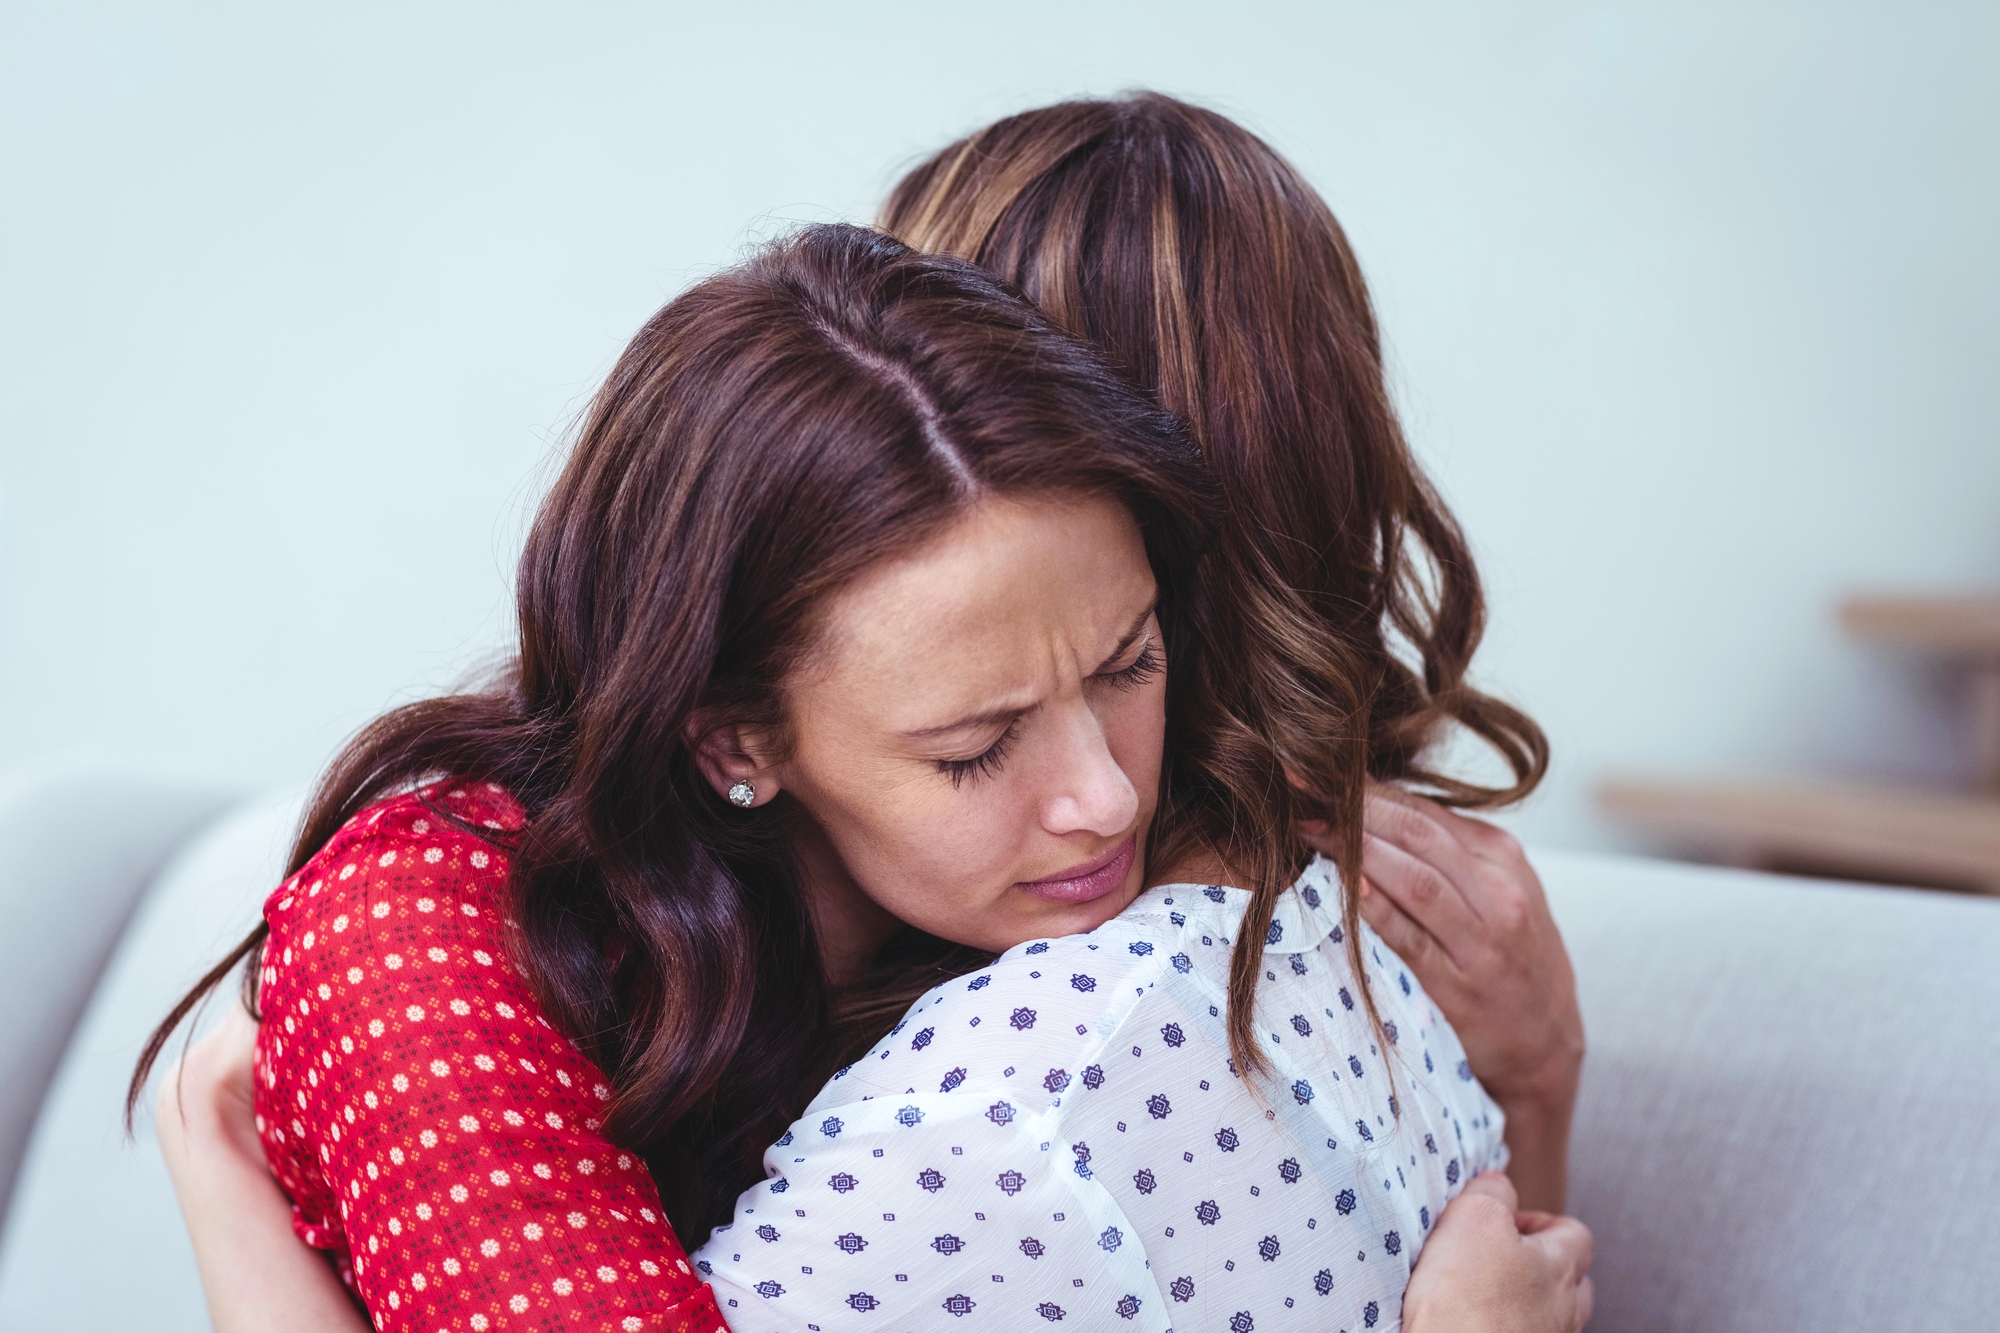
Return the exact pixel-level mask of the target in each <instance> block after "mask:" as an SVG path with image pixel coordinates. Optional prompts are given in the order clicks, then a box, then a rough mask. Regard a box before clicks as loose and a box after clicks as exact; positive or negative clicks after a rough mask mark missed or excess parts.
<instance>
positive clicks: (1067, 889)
mask: <svg viewBox="0 0 2000 1333" xmlns="http://www.w3.org/2000/svg"><path fill="white" fill-rule="evenodd" d="M1138 846H1139V835H1138V834H1137V833H1133V834H1131V835H1129V836H1128V837H1127V838H1126V839H1125V841H1124V842H1122V843H1120V844H1119V845H1118V846H1117V847H1116V848H1115V849H1114V850H1112V851H1111V852H1109V853H1107V854H1106V855H1104V856H1101V857H1099V858H1098V859H1097V860H1095V861H1086V862H1085V863H1084V864H1082V865H1080V866H1072V867H1071V868H1069V869H1068V870H1065V871H1063V872H1062V873H1060V874H1056V875H1050V876H1049V877H1048V878H1046V879H1032V880H1021V881H1019V882H1017V883H1016V884H1015V885H1014V887H1015V888H1017V889H1019V890H1020V891H1021V892H1023V893H1026V894H1032V895H1033V896H1034V897H1037V898H1040V899H1042V900H1043V901H1044V902H1051V903H1087V902H1090V901H1092V900H1093V899H1097V898H1102V897H1103V896H1104V895H1105V894H1107V893H1110V892H1111V891H1112V890H1114V889H1116V888H1117V887H1118V886H1119V885H1121V884H1123V883H1124V882H1125V876H1126V875H1128V874H1130V873H1131V871H1132V857H1133V856H1134V855H1135V854H1136V852H1137V851H1138Z"/></svg>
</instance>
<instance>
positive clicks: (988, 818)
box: [802, 780, 1035, 937]
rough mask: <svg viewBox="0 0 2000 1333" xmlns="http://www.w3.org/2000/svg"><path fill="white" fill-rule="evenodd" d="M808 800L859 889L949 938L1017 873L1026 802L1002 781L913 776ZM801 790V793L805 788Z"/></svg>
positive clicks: (1029, 817)
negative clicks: (955, 783) (897, 783)
mask: <svg viewBox="0 0 2000 1333" xmlns="http://www.w3.org/2000/svg"><path fill="white" fill-rule="evenodd" d="M832 795H834V794H833V793H826V792H822V793H820V796H821V797H822V799H820V800H806V805H807V809H808V810H809V811H811V812H812V813H813V815H814V816H815V818H817V819H819V821H820V824H821V826H822V827H823V828H824V829H825V830H826V832H827V836H828V838H829V840H830V841H831V842H832V843H833V847H834V851H835V852H836V853H837V854H838V855H839V856H840V859H841V861H842V863H843V864H844V865H845V866H846V867H847V870H848V873H849V874H851V875H852V876H853V877H854V880H855V882H856V883H857V884H858V885H860V887H861V890H862V892H864V893H866V894H867V895H868V896H869V897H870V898H871V899H873V900H874V901H875V902H876V903H878V904H879V905H880V906H882V907H883V908H884V909H886V910H887V911H889V912H890V913H891V914H892V915H894V916H895V917H897V918H898V919H899V920H901V921H904V922H906V923H908V924H910V925H913V926H916V927H918V928H919V929H921V930H927V931H929V932H930V933H932V934H935V935H945V936H947V937H955V936H954V931H955V930H956V929H958V928H960V927H962V926H963V924H964V920H965V918H966V916H967V914H969V913H974V912H978V911H980V910H982V909H984V908H985V907H987V906H988V905H989V904H990V903H991V902H992V901H993V900H994V899H996V898H998V897H1000V896H1002V895H1003V894H1004V893H1005V892H1006V891H1007V889H1009V888H1010V887H1011V886H1012V885H1013V882H1014V879H1015V875H1014V873H1013V871H1014V869H1015V868H1016V866H1017V865H1018V863H1019V860H1020V857H1021V851H1022V834H1023V831H1024V830H1032V829H1033V828H1034V827H1035V822H1034V818H1033V813H1034V812H1033V806H1032V802H1031V801H1030V800H1029V799H1028V797H1027V795H1026V794H1025V791H1024V789H1023V788H1021V787H1019V786H1018V785H1017V784H1013V783H1009V782H1006V781H991V780H989V781H986V782H979V783H973V782H967V783H966V784H964V785H963V786H962V787H960V788H959V789H958V790H956V791H954V790H953V789H952V787H951V785H950V783H948V782H942V781H940V782H936V783H931V782H924V781H917V782H912V783H907V784H903V785H902V786H901V787H900V788H899V789H897V790H893V791H891V790H883V791H882V792H881V794H880V796H879V797H877V798H875V799H868V798H867V797H866V795H865V794H843V795H858V796H859V797H860V798H859V799H845V800H843V799H838V798H835V799H830V800H829V799H825V798H826V797H828V796H832ZM802 799H804V798H803V797H802Z"/></svg>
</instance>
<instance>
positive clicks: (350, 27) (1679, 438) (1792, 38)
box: [0, 0, 2000, 843]
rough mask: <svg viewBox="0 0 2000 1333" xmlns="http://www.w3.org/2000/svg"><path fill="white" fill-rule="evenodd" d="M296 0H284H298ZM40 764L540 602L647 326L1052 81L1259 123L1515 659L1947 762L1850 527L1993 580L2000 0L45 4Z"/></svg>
mask: <svg viewBox="0 0 2000 1333" xmlns="http://www.w3.org/2000/svg"><path fill="white" fill-rule="evenodd" d="M279 9H283V10H286V11H287V12H283V13H280V12H274V11H275V10H279ZM0 23H4V25H5V26H4V29H0V118H4V119H0V194H4V204H5V206H4V207H0V284H4V286H0V699H4V700H5V702H4V704H0V765H5V764H12V763H16V762H19V761H23V760H26V759H29V758H31V757H36V756H40V755H44V754H47V753H49V752H53V751H57V750H61V749H66V748H70V747H73V746H77V745H81V744H92V745H98V746H102V747H106V748H110V749H114V750H120V751H125V752H129V753H132V754H134V755H135V756H137V757H139V758H141V759H151V760H154V761H164V762H169V763H179V764H182V765H187V766H191V767H194V768H197V769H201V770H205V771H208V772H211V773H214V774H217V775H221V776H227V777H230V778H232V779H235V780H239V781H241V780H247V781H253V782H279V781H287V780H293V779H297V778H302V777H304V776H307V775H309V774H310V773H311V772H312V771H313V770H314V769H315V768H316V767H317V766H318V765H319V764H321V763H322V762H323V761H324V759H325V758H326V757H327V755H328V754H329V753H330V751H331V749H332V748H333V747H334V746H335V745H336V744H337V743H338V741H339V740H340V738H341V737H342V736H343V735H344V734H346V733H347V732H348V731H349V730H351V729H352V728H354V727H355V726H357V725H359V724H360V723H361V722H363V721H365V720H366V719H367V718H368V717H369V716H370V715H372V714H373V713H374V712H376V711H377V710H379V709H380V708H381V707H383V706H384V705H385V704H388V703H390V702H393V701H396V700H399V699H404V698H408V697H412V696H413V695H415V694H417V693H420V692H423V691H426V690H429V689H433V688H436V687H438V686H440V685H442V684H445V683H447V682H448V681H450V680H451V679H452V678H453V677H454V676H455V675H456V674H457V673H458V672H460V671H462V670H463V669H464V668H465V667H466V666H467V665H468V664H470V663H472V662H473V661H475V660H476V659H477V658H478V657H479V656H480V655H481V654H483V653H486V652H489V651H491V650H492V649H493V648H495V647H496V646H497V645H499V644H501V643H502V642H503V641H504V639H505V635H506V630H507V609H506V597H507V588H508V583H509V570H510V565H511V562H512V558H513V552H514V550H515V547H516V544H517V542H518V540H519V536H520V533H521V531H522V528H523V526H524V523H525V521H526V516H527V514H528V512H529V510H530V509H531V508H532V505H533V503H534V500H535V498H536V497H537V495H538V493H539V489H540V486H541V485H542V484H543V481H544V480H545V478H546V476H547V471H548V464H549V459H550V457H551V455H552V451H553V450H554V449H555V448H556V445H557V442H558V437H559V436H560V433H561V432H562V430H563V429H564V427H565V425H566V423H567V422H568V421H569V419H570V417H571V415H572V414H573V413H574V412H575V411H576V409H577V408H578V407H579V405H580V404H581V402H582V400H583V398H584V396H585V395H586V394H587V393H588V392H589V390H590V388H591V386H592V384H593V382H594V381H595V379H596V378H597V377H598V376H599V375H601V374H602V373H603V371H604V370H605V369H606V368H607V367H608V365H609V363H610V361H611V359H612V357H613V356H614V355H615V354H616V352H617V350H618V348H619V346H620V345H621V343H622V341H623V340H624V338H625V337H627V336H628V335H629V334H630V333H631V331H632V330H633V329H634V328H635V327H636V326H637V325H638V323H639V322H640V321H641V320H642V319H643V318H644V317H645V316H646V315H647V314H648V313H649V312H650V311H651V310H652V309H653V308H654V307H655V306H657V305H658V304H659V303H660V302H662V301H663V300H665V299H666V298H667V297H668V296H670V295H671V294H672V293H673V292H675V291H676V290H677V289H679V288H680V287H681V286H682V285H684V284H685V283H686V282H687V281H689V280H690V279H691V278H692V277H695V276H698V275H699V274H701V273H703V272H705V271H708V270H709V269H711V268H712V267H714V266H716V265H718V264H721V263H723V262H726V261H727V260H728V259H729V258H730V257H731V255H732V254H734V253H735V252H736V251H737V249H738V248H739V247H740V246H741V245H742V244H743V243H744V242H745V241H746V240H749V239H751V238H754V237H755V236H757V235H759V234H764V233H768V232H769V231H771V230H773V229H775V228H777V227H779V226H781V225H783V223H784V222H785V221H787V220H796V219H816V218H824V217H836V216H849V217H865V216H866V215H867V214H868V213H869V212H870V211H871V208H872V205H873V203H874V201H875V200H876V199H878V198H879V196H880V195H881V193H882V192H883V190H884V189H885V188H886V186H887V185H888V183H889V182H890V181H891V180H892V179H893V177H894V174H895V172H896V171H897V170H898V169H899V168H901V167H902V166H905V165H907V164H909V163H911V162H912V161H913V160H915V158H916V157H917V156H918V155H920V154H921V153H922V152H924V151H925V150H927V149H929V148H932V147H934V146H936V145H938V144H940V143H941V142H943V141H945V140H946V139H947V138H948V137H950V136H952V135H955V134H957V133H960V132H962V131H964V130H967V129H970V128H972V127H973V126H975V125H977V124H979V123H982V122H984V121H986V120H988V119H990V118H992V117H994V116H997V115H999V114H1002V113H1004V112H1007V111H1010V110H1014V109H1017V108H1020V107H1024V106H1028V105H1032V104H1035V103H1039V102H1043V101H1047V100H1051V99H1054V98H1056V97H1059V96H1062V95H1066V94H1072V93H1077V92H1086V91H1111V90H1116V89H1118V88H1121V87H1127V86H1134V85H1150V86H1154V87H1159V88H1162V89H1166V90H1168V91H1173V92H1179V93H1183V94H1187V95H1192V96H1196V97H1199V98H1201V99H1204V100H1206V101H1209V102H1210V103H1212V104H1214V105H1217V106H1219V107H1221V108H1223V109H1225V110H1227V111H1229V112H1231V113H1233V114H1235V115H1238V116H1239V117H1241V118H1242V119H1243V120H1245V121H1246V122H1247V123H1249V124H1250V125H1252V126H1253V127H1255V128H1257V129H1258V130H1260V131H1261V132H1263V133H1265V134H1266V135H1267V136H1269V137H1270V138H1271V139H1272V140H1273V141H1274V142H1275V143H1276V144H1277V145H1278V146H1279V147H1280V148H1281V149H1283V150H1284V151H1286V152H1287V153H1289V154H1291V155H1292V156H1293V157H1294V158H1295V159H1296V160H1297V162H1298V163H1299V164H1300V165H1301V166H1302V167H1303V168H1304V169H1305V171H1306V172H1307V174H1308V175H1309V176H1310V177H1311V178H1312V179H1313V180H1314V181H1315V182H1316V183H1317V184H1318V185H1319V186H1320V187H1321V188H1322V189H1323V190H1324V191H1325V192H1326V194H1327V195H1328V197H1329V198H1330V199H1331V200H1332V202H1333V204H1334V206H1335V208H1336V210H1337V211H1338V212H1339V213H1340V215H1341V217H1342V218H1343V219H1344V220H1345V222H1346V224H1347V225H1348V227H1349V228H1350V230H1351V232H1352V234H1353V236H1354V238H1355V241H1356V243H1357V245H1358V247H1359V249H1360V251H1361V254H1362V258H1363V262H1364V263H1365V265H1366V266H1367V269H1368V272H1369V274H1370V275H1371V277H1372V279H1373V281H1374V283H1375V287H1376V291H1377V293H1378V296H1379V297H1380V299H1381V304H1382V307H1383V313H1384V317H1385V321H1386V327H1387V330H1388V335H1389V339H1390V343H1391V345H1392V352H1393V356H1394V361H1395V366H1396V377H1397V389H1398V392H1399V393H1400V394H1401V396H1402V399H1403V401H1404V403H1405V404H1406V407H1407V411H1408V420H1409V424H1410V427H1411V431H1412V434H1413V436H1414V438H1415V439H1416V441H1417V442H1418V444H1419V446H1420V448H1421V449H1422V451H1423V453H1424V455H1425V457H1426V458H1427V459H1429V460H1430V461H1431V463H1432V465H1433V466H1434V467H1435V469H1436V471H1437V474H1438V475H1439V477H1440V479H1441V481H1442V483H1443V485H1444V487H1445V489H1446V491H1447V493H1448V495H1449V496H1450V498H1451V499H1452V501H1453V502H1454V504H1455V505H1456V506H1457V508H1458V511H1459V513H1460V515H1461V516H1462V518H1463V519H1464V521H1465V522H1466V524H1467V526H1468V527H1469V528H1470V530H1471V532H1472V533H1473V536H1474V538H1475V540H1476V542H1477V544H1478V547H1479V549H1480V551H1481V553H1482V556H1483V559H1484V562H1485V568H1486V572H1487V574H1488V577H1489V579H1490V581H1491V585H1492V592H1493V602H1494V613H1495V628H1494V631H1493V634H1492V637H1491V647H1490V649H1489V651H1488V652H1487V654H1486V657H1485V661H1484V678H1485V679H1486V681H1488V682H1489V683H1490V684H1492V685H1494V686H1497V687H1499V688H1501V689H1503V690H1505V691H1506V692H1508V693H1510V694H1511V695H1513V696H1515V697H1516V698H1518V699H1520V700H1521V701H1522V702H1524V703H1525V704H1527V705H1528V706H1529V707H1530V708H1532V709H1533V710H1534V711H1535V712H1536V713H1537V714H1538V715H1539V716H1540V717H1541V718H1542V719H1543V720H1544V721H1545V722H1546V723H1547V724H1548V726H1549V729H1550V731H1551V733H1552V736H1553V738H1554V740H1555V742H1556V744H1557V755H1558V759H1557V767H1556V770H1555V775H1554V778H1553V781H1552V782H1551V784H1550V786H1549V788H1548V790H1547V792H1546V794H1545V795H1544V796H1543V797H1540V798H1538V800H1537V801H1536V802H1535V803H1534V804H1533V805H1531V807H1530V808H1529V810H1528V811H1527V812H1526V814H1525V815H1524V817H1523V818H1524V822H1525V824H1526V826H1527V828H1528V831H1529V832H1531V833H1532V834H1534V835H1535V836H1537V837H1539V838H1540V839H1542V840H1543V841H1554V842H1565V841H1566V842H1572V843H1587V842H1591V841H1600V840H1602V839H1603V838H1604V836H1605V834H1604V833H1603V831H1602V830H1601V829H1600V828H1599V827H1598V826H1597V825H1596V824H1595V822H1594V820H1593V819H1592V817H1591V816H1590V814H1589V812H1588V807H1587V804H1586V802H1585V801H1584V791H1585V789H1586V787H1587V784H1588V782H1589V780H1590V779H1591V777H1592V776H1593V775H1594V774H1595V773H1597V772H1599V771H1601V770H1602V769H1604V768H1605V767H1606V766H1609V765H1614V764H1616V765H1637V766H1674V767H1687V768H1702V767H1721V766H1744V767H1760V768H1787V767H1796V766H1825V767H1831V768H1838V769H1846V770H1866V769H1881V770H1893V771H1903V772H1911V773H1919V774H1928V775H1931V776H1933V777H1943V776H1947V775H1949V774H1951V773H1953V772H1954V771H1956V770H1957V769H1959V768H1960V767H1962V766H1963V765H1964V763H1965V762H1966V756H1965V754H1964V753H1963V750H1964V744H1963V738H1962V736H1960V735H1959V734H1957V733H1956V732H1954V730H1953V723H1952V718H1953V716H1954V713H1953V704H1954V702H1955V701H1954V698H1953V686H1952V684H1951V682H1950V681H1949V680H1948V679H1946V678H1943V677H1939V676H1935V675H1932V674H1929V673H1926V672H1925V671H1923V670H1921V669H1918V668H1916V667H1913V666H1911V665H1909V664H1906V663H1899V662H1896V661H1894V660H1893V659H1885V658H1882V657H1880V656H1876V655H1870V654H1866V653H1862V652H1858V651H1856V650H1853V649H1850V648H1848V647H1846V646H1844V645H1843V644H1842V643H1840V642H1839V640H1838V638H1837V636H1836V635H1835V634H1834V632H1833V631H1832V629H1831V627H1830V622H1829V616H1828V611H1829V606H1830V603H1831V601H1832V600H1833V599H1834V598H1835V597H1836V595H1837V594H1838V593H1839V592H1841V591H1842V590H1844V589H1847V588H1849V587H1859V586H1903V585H1908V586H1917V585H1931V584H1936V585H1940V586H1947V585H1950V586H1956V585H1966V584H1977V583H1980V582H1985V583H1989V584H1990V583H1994V582H1996V581H2000V523H1996V521H1995V520H1996V510H2000V439H1996V436H1997V435H2000V413H1996V406H2000V402H1997V401H1996V400H2000V374H1996V373H1995V361H1996V353H2000V313H1996V311H2000V299H1996V298H2000V258H1996V251H1995V246H1994V241H1995V239H1996V237H2000V226H1996V223H2000V170H1996V167H2000V162H1997V161H1996V156H2000V154H1996V149H1995V129H1994V127H1995V126H2000V79H1996V78H1994V77H1993V70H1994V69H1995V67H1996V65H1997V64H2000V9H1995V8H1994V7H1992V6H1966V7H1964V8H1962V9H1961V8H1952V7H1947V6H1942V5H1929V6H1915V5H1891V4H1888V3H1881V4H1876V5H1872V6H1865V7H1841V6H1834V5H1828V4H1823V3H1820V4H1801V5H1787V6H1745V5H1740V4H1708V3H1702V4H1680V5H1672V6H1668V5H1657V6H1652V7H1650V8H1648V9H1645V10H1641V9H1637V8H1628V7H1623V6H1610V5H1577V4H1558V3H1550V2H1547V0H1515V2H1514V3H1508V4H1494V5H1471V4H1450V5H1444V4H1433V5H1394V6H1391V5H1386V4H1384V5H1373V4H1354V3H1348V4H1330V3H1316V4H1299V5H1283V4H1231V5H1226V6H1225V5H1193V4H1185V3H1173V2H1171V0H1154V2H1153V3H1147V4H1130V5H1109V4H1084V3H1076V2H1075V0H1066V2H1065V3H1059V4H1046V3H1020V2H1018V0H1017V2H1016V3H1011V4H1008V5H1005V6H995V5H986V6H939V5H936V4H901V5H890V4H871V5H865V6H862V5H842V6H831V5H795V6H777V5H733V6H719V5H708V6H701V7H699V8H694V7H670V6H663V5H638V4H630V5H612V4H597V5H569V6H526V5H503V4H494V3H482V4H478V5H472V4H445V3H439V4H428V5H418V6H411V5H394V6H391V5H374V4H359V3H349V4H344V5H340V6H335V7H331V8H322V10H321V12H319V13H315V14H307V13H305V12H303V11H302V10H300V9H298V8H297V7H273V6H263V5H250V4H225V3H217V2H215V0H197V2H195V3H188V4H183V5H179V6H173V7H161V6H157V5H139V4H131V5H124V6H117V5H92V4H82V3H71V4H64V5H60V6H56V5H47V6H33V7H30V6H27V5H15V6H10V7H9V8H8V10H7V12H6V14H5V16H4V18H3V19H0Z"/></svg>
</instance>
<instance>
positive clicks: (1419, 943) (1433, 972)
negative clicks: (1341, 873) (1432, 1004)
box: [1360, 880, 1457, 990]
mask: <svg viewBox="0 0 2000 1333" xmlns="http://www.w3.org/2000/svg"><path fill="white" fill-rule="evenodd" d="M1362 884H1363V887H1362V891H1361V894H1360V900H1361V919H1362V920H1364V921H1366V922H1367V923H1368V924H1369V925H1371V926H1373V927H1374V928H1375V933H1376V934H1377V935H1380V936H1381V937H1382V942H1383V943H1384V944H1386V945H1388V946H1389V947H1390V948H1391V949H1393V950H1395V951H1396V956H1397V957H1398V958H1401V959H1402V960H1403V961H1404V962H1405V963H1408V964H1409V965H1410V967H1411V969H1412V970H1413V971H1415V972H1416V974H1417V980H1419V981H1421V982H1423V984H1424V989H1426V990H1440V989H1444V988H1446V987H1447V986H1449V985H1450V984H1451V983H1452V982H1453V981H1454V980H1455V979H1456V976H1457V969H1456V968H1454V967H1453V966H1452V963H1451V957H1450V955H1448V954H1446V953H1445V951H1444V948H1443V946H1441V945H1440V944H1439V943H1438V942H1437V941H1436V940H1434V939H1432V938H1431V935H1430V932H1429V931H1427V930H1425V929H1424V928H1423V927H1422V926H1420V925H1418V924H1417V923H1416V922H1415V921H1413V920H1411V919H1410V915H1409V913H1407V912H1405V911H1404V910H1403V909H1402V908H1400V907H1398V906H1396V904H1395V901H1394V900H1393V899H1391V898H1390V897H1389V895H1388V894H1386V893H1381V892H1375V893H1370V892H1368V890H1367V881H1365V880H1364V881H1363V882H1362Z"/></svg>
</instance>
